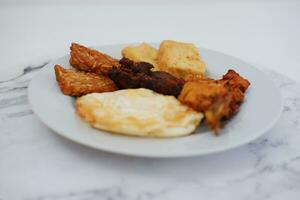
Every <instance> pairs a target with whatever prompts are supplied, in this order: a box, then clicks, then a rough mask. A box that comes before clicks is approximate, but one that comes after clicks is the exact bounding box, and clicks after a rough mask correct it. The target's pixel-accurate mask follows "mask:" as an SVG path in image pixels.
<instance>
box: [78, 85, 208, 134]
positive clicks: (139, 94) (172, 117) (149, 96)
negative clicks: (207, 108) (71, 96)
mask: <svg viewBox="0 0 300 200" xmlns="http://www.w3.org/2000/svg"><path fill="white" fill-rule="evenodd" d="M76 111H77V113H78V114H79V116H80V117H81V118H83V119H84V120H85V121H87V122H88V123H89V124H91V125H92V126H93V127H95V128H98V129H102V130H106V131H111V132H114V133H119V134H122V135H132V136H142V137H176V136H183V135H189V134H191V133H192V132H193V131H194V130H195V129H196V127H197V125H198V124H199V123H200V121H201V119H202V117H203V115H202V114H201V113H199V112H196V111H193V110H192V109H190V108H189V107H187V106H185V105H183V104H181V103H180V102H179V101H178V100H177V99H176V98H175V97H173V96H164V95H161V94H158V93H155V92H153V91H151V90H148V89H126V90H118V91H116V92H107V93H93V94H88V95H85V96H82V97H80V98H78V99H77V101H76Z"/></svg>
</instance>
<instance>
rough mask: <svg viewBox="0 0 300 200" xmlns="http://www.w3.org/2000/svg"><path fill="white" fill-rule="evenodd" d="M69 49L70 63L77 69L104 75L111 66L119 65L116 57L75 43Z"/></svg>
mask: <svg viewBox="0 0 300 200" xmlns="http://www.w3.org/2000/svg"><path fill="white" fill-rule="evenodd" d="M70 49H71V52H70V55H71V56H70V64H71V65H72V67H74V68H76V69H78V70H82V71H86V72H93V73H96V74H104V75H106V74H107V72H108V71H109V69H110V68H111V67H112V66H118V65H119V61H118V60H117V59H114V58H112V57H110V56H109V55H106V54H104V53H101V52H99V51H97V50H94V49H90V48H87V47H85V46H82V45H79V44H76V43H72V45H71V47H70Z"/></svg>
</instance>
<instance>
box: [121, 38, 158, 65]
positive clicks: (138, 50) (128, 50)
mask: <svg viewBox="0 0 300 200" xmlns="http://www.w3.org/2000/svg"><path fill="white" fill-rule="evenodd" d="M157 52H158V50H157V49H155V48H154V47H152V46H151V45H149V44H147V43H142V44H140V45H136V46H128V47H125V48H124V49H122V56H123V57H125V58H128V59H130V60H132V61H134V62H147V63H150V64H152V65H153V66H154V68H156V66H157Z"/></svg>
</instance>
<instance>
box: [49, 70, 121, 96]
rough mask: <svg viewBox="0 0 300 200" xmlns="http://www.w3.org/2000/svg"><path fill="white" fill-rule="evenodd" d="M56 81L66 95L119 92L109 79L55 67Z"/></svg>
mask: <svg viewBox="0 0 300 200" xmlns="http://www.w3.org/2000/svg"><path fill="white" fill-rule="evenodd" d="M54 70H55V76H56V81H57V83H58V85H59V87H60V89H61V91H62V93H64V94H65V95H69V96H82V95H85V94H89V93H93V92H112V91H115V90H117V86H116V85H115V83H114V82H113V81H112V80H110V79H109V78H108V77H105V76H103V75H98V74H94V73H89V72H77V71H74V70H71V69H64V68H63V67H61V66H60V65H55V66H54Z"/></svg>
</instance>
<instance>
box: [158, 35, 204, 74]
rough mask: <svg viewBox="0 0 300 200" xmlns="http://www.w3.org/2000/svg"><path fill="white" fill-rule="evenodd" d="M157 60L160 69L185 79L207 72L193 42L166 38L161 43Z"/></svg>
mask: <svg viewBox="0 0 300 200" xmlns="http://www.w3.org/2000/svg"><path fill="white" fill-rule="evenodd" d="M157 61H158V69H159V70H162V71H166V72H169V73H171V74H173V75H174V76H177V77H180V78H183V79H184V78H185V77H186V76H187V75H190V74H194V75H196V74H204V73H205V64H204V62H203V61H202V60H201V59H200V56H199V53H198V50H197V48H196V47H195V46H194V45H193V44H189V43H183V42H176V41H171V40H165V41H163V42H162V43H161V44H160V47H159V51H158V56H157Z"/></svg>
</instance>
